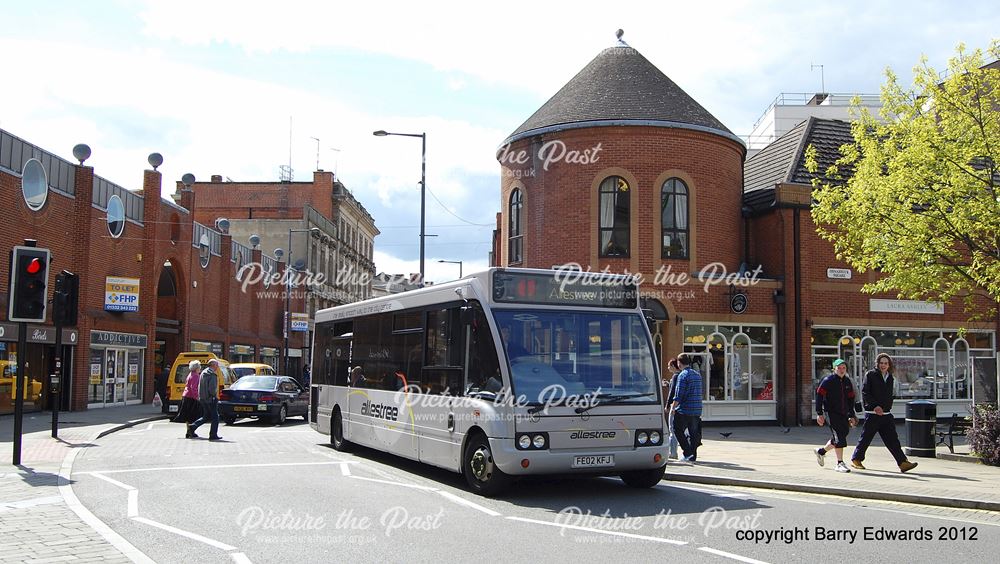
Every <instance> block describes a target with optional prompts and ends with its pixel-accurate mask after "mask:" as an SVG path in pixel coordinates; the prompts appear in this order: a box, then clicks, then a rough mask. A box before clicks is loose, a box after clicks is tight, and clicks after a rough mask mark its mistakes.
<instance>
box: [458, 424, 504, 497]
mask: <svg viewBox="0 0 1000 564" xmlns="http://www.w3.org/2000/svg"><path fill="white" fill-rule="evenodd" d="M462 473H463V474H465V481H466V482H468V483H469V487H470V488H471V489H472V491H473V492H475V493H477V494H479V495H482V496H487V497H490V496H494V495H496V494H498V493H500V492H501V491H502V490H503V489H504V488H506V487H507V485H508V484H509V483H510V476H508V475H507V474H504V473H503V471H502V470H500V468H498V467H497V466H496V464H494V461H493V452H492V451H491V450H490V443H489V441H488V440H487V439H486V437H485V436H484V435H481V434H477V435H475V436H473V437H472V438H471V439H470V440H469V443H468V444H467V445H466V447H465V454H464V455H463V457H462Z"/></svg>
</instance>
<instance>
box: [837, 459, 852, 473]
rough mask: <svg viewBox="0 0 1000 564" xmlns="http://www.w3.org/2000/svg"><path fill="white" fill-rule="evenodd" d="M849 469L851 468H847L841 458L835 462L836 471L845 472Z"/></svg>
mask: <svg viewBox="0 0 1000 564" xmlns="http://www.w3.org/2000/svg"><path fill="white" fill-rule="evenodd" d="M850 471H851V469H850V468H848V467H847V465H846V464H844V461H843V460H841V461H840V462H838V463H837V472H844V473H847V472H850Z"/></svg>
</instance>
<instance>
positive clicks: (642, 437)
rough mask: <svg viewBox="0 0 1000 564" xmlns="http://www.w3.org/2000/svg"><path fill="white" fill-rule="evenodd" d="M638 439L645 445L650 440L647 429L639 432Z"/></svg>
mask: <svg viewBox="0 0 1000 564" xmlns="http://www.w3.org/2000/svg"><path fill="white" fill-rule="evenodd" d="M638 440H639V444H640V445H644V444H646V443H647V442H649V435H647V434H646V431H642V432H641V433H639V437H638Z"/></svg>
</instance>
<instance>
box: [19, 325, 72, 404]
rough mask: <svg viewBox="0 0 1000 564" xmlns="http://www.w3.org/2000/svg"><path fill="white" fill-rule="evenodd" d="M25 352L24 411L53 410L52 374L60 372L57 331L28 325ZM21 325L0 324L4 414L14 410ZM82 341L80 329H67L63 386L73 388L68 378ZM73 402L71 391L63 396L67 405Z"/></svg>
mask: <svg viewBox="0 0 1000 564" xmlns="http://www.w3.org/2000/svg"><path fill="white" fill-rule="evenodd" d="M27 328H28V331H27V335H26V338H25V340H26V347H25V350H24V351H23V354H24V358H23V360H24V365H25V366H24V370H25V380H24V388H23V389H24V391H23V397H24V410H25V411H41V410H46V409H51V407H52V406H51V401H52V395H51V393H50V392H51V390H52V388H51V385H50V384H49V380H50V376H51V375H52V374H55V372H56V348H55V342H56V330H55V327H51V326H44V325H28V326H27ZM19 335H20V325H19V324H17V323H0V414H5V413H13V412H14V400H15V399H16V397H17V396H16V394H15V390H14V388H15V386H16V385H17V382H16V376H17V361H18V355H19V354H21V351H18V342H17V341H18V337H19ZM78 340H79V333H78V332H77V331H76V329H63V334H62V345H63V364H62V366H63V368H62V373H63V380H62V385H63V389H65V390H69V389H72V388H71V386H70V385H69V382H68V380H67V378H68V377H69V375H70V374H71V373H72V370H70V367H71V366H73V352H74V351H75V350H76V344H77V341H78ZM68 405H69V394H64V395H63V406H62V409H65V408H66V406H68Z"/></svg>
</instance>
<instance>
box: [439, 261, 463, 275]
mask: <svg viewBox="0 0 1000 564" xmlns="http://www.w3.org/2000/svg"><path fill="white" fill-rule="evenodd" d="M438 262H447V263H451V264H457V265H458V277H459V278H461V277H462V261H460V260H444V259H441V260H438Z"/></svg>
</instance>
